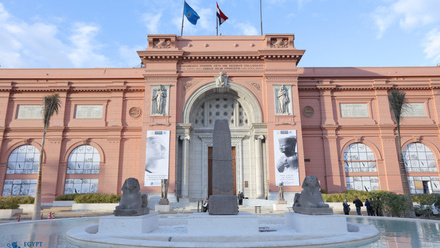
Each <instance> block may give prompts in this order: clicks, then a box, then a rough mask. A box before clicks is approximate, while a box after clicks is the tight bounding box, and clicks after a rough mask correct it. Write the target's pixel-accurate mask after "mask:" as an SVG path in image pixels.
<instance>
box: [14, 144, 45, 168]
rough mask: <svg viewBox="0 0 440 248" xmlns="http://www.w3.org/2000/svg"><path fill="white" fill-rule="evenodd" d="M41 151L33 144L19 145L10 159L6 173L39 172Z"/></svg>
mask: <svg viewBox="0 0 440 248" xmlns="http://www.w3.org/2000/svg"><path fill="white" fill-rule="evenodd" d="M39 161H40V151H39V150H38V149H37V148H36V147H35V146H31V145H23V146H20V147H17V148H16V149H15V150H14V151H13V152H12V153H11V155H9V159H8V169H7V170H6V174H37V173H38V162H39Z"/></svg>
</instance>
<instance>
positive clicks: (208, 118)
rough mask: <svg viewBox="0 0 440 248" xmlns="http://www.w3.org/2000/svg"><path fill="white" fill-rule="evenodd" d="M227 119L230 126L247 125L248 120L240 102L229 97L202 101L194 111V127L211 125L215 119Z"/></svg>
mask: <svg viewBox="0 0 440 248" xmlns="http://www.w3.org/2000/svg"><path fill="white" fill-rule="evenodd" d="M225 119H226V120H228V121H229V125H230V126H236V127H240V126H248V124H249V120H248V116H247V114H246V112H245V111H244V109H243V107H242V106H241V104H240V103H239V102H238V101H237V100H235V99H231V98H223V97H219V98H215V99H211V100H207V101H205V102H203V103H202V104H201V105H199V107H198V108H197V109H196V110H195V111H194V114H193V116H192V120H191V122H192V123H194V126H195V127H213V126H214V124H215V121H216V120H225Z"/></svg>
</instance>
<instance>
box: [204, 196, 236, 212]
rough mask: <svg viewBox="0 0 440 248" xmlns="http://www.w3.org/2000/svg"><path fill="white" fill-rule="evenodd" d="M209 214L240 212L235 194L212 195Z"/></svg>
mask: <svg viewBox="0 0 440 248" xmlns="http://www.w3.org/2000/svg"><path fill="white" fill-rule="evenodd" d="M209 214H210V215H228V214H232V215H235V214H238V202H237V197H236V196H235V195H211V196H210V197H209Z"/></svg>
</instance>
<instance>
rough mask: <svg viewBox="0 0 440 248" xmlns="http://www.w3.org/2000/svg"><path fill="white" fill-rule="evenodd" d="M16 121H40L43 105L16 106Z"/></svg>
mask: <svg viewBox="0 0 440 248" xmlns="http://www.w3.org/2000/svg"><path fill="white" fill-rule="evenodd" d="M17 119H21V120H42V119H43V105H18V111H17Z"/></svg>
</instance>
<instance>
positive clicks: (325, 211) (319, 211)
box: [293, 206, 333, 215]
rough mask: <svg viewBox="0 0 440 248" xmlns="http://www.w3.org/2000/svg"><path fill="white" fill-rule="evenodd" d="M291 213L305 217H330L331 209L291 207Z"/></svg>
mask: <svg viewBox="0 0 440 248" xmlns="http://www.w3.org/2000/svg"><path fill="white" fill-rule="evenodd" d="M293 211H295V213H298V214H306V215H332V214H333V209H331V208H302V207H296V206H293Z"/></svg>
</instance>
